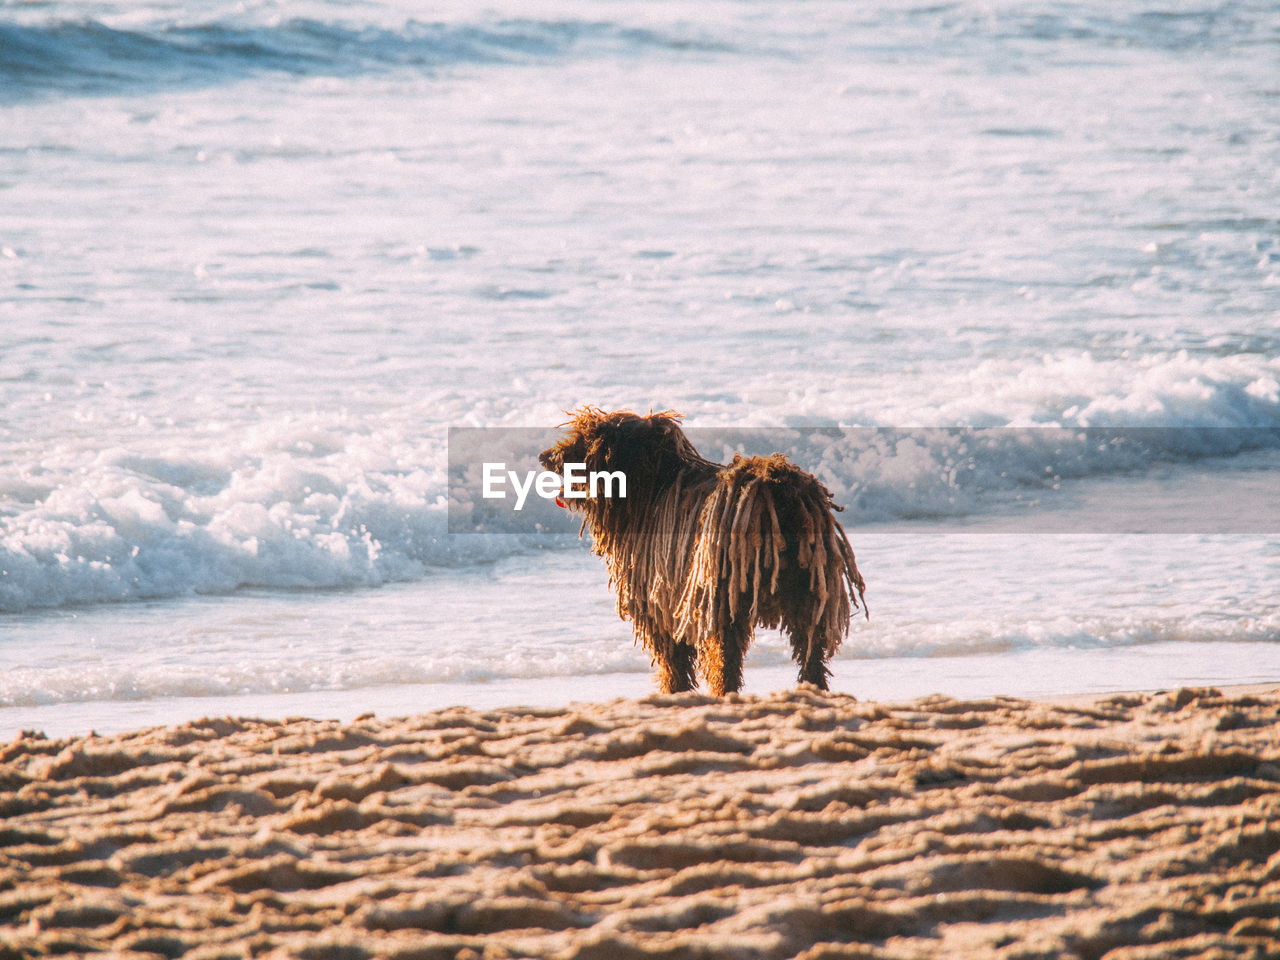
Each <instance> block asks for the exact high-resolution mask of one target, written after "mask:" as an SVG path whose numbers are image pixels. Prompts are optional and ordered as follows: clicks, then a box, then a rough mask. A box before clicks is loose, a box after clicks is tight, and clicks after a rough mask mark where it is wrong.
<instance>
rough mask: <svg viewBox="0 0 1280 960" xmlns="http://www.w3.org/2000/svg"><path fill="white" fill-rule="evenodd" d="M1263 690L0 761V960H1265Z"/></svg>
mask: <svg viewBox="0 0 1280 960" xmlns="http://www.w3.org/2000/svg"><path fill="white" fill-rule="evenodd" d="M1278 851H1280V691H1277V690H1257V691H1240V690H1228V691H1224V692H1220V691H1217V690H1191V689H1186V690H1179V691H1172V692H1167V693H1156V694H1131V695H1121V696H1109V697H1103V698H1100V699H1094V700H1086V699H1079V698H1077V699H1074V700H1070V701H1055V702H1032V701H1025V700H1014V699H1004V698H997V699H990V700H982V701H971V702H961V701H955V700H950V699H946V698H942V697H935V698H929V699H924V700H917V701H913V702H910V703H899V704H876V703H860V702H857V701H855V700H853V699H852V698H850V697H845V696H840V695H825V694H819V693H817V692H816V691H813V690H811V689H801V690H796V691H791V692H788V693H781V694H775V695H771V696H765V697H731V698H729V699H727V700H717V699H712V698H708V697H701V696H697V695H681V696H675V697H650V698H646V699H642V700H620V701H615V702H612V703H606V704H574V705H570V706H568V707H560V708H539V709H520V708H511V709H503V710H493V711H487V712H478V711H472V710H467V709H460V708H459V709H450V710H444V711H438V712H434V713H428V714H422V715H419V716H414V717H409V718H406V719H382V718H376V717H373V716H371V715H370V716H366V717H364V718H361V719H358V720H357V721H356V722H354V723H351V724H345V725H344V724H339V723H337V722H325V721H313V720H288V721H260V720H248V719H212V720H204V721H199V722H195V723H189V724H185V725H183V726H179V727H169V728H157V729H151V730H146V731H141V732H136V733H131V734H124V735H120V736H113V737H82V738H75V739H68V740H58V741H54V740H47V739H43V738H41V737H39V736H37V735H26V736H24V737H22V738H20V739H17V740H14V741H12V742H10V743H8V744H5V745H3V746H0V958H4V957H13V956H45V955H54V954H60V955H67V954H76V953H88V952H93V951H101V950H109V951H112V952H113V953H114V955H116V956H134V957H142V956H151V957H155V956H160V957H178V956H184V957H192V958H210V957H237V958H240V957H264V956H265V957H280V958H284V957H296V958H304V960H343V958H352V960H359V958H366V957H388V958H392V957H395V958H405V960H407V958H436V957H439V958H449V960H454V958H472V960H474V958H481V957H483V958H499V957H510V958H516V957H538V958H542V957H547V958H565V960H568V958H600V960H632V958H646V957H672V958H685V957H688V958H694V957H706V958H725V960H729V958H735V960H736V958H747V960H752V958H760V960H764V958H791V957H803V958H805V960H818V958H838V957H851V958H904V960H905V958H914V957H940V958H941V957H947V958H953V957H974V958H977V957H1000V958H1032V957H1035V958H1102V957H1106V958H1108V960H1139V958H1157V957H1158V958H1191V957H1195V958H1203V960H1209V958H1222V960H1227V958H1230V960H1240V958H1255V957H1256V958H1261V957H1276V956H1280V852H1278Z"/></svg>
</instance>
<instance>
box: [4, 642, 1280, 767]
mask: <svg viewBox="0 0 1280 960" xmlns="http://www.w3.org/2000/svg"><path fill="white" fill-rule="evenodd" d="M1277 650H1280V648H1277V647H1276V646H1275V645H1274V644H1259V643H1257V642H1237V643H1224V642H1204V643H1196V642H1191V641H1177V642H1171V643H1161V644H1135V645H1131V646H1125V647H1116V648H1111V649H1102V650H1099V649H1090V648H1084V649H1080V650H1063V649H1056V648H1050V649H1040V650H1024V651H1014V652H998V653H965V654H960V655H949V656H897V657H868V658H854V657H845V658H837V659H835V660H833V661H832V669H833V672H834V676H833V678H832V683H831V686H832V689H833V690H835V691H836V692H839V693H843V694H848V695H852V696H855V697H857V698H859V699H861V700H866V701H876V702H884V703H893V702H898V701H903V700H912V699H918V698H920V697H927V696H934V695H937V694H941V695H945V696H949V697H954V698H956V699H960V700H966V699H968V700H972V699H982V698H985V697H995V696H1013V697H1020V698H1024V699H1031V700H1046V699H1050V698H1073V697H1086V698H1087V697H1093V696H1104V695H1107V694H1112V693H1127V692H1133V689H1134V681H1135V680H1136V679H1138V678H1141V679H1142V681H1143V686H1142V687H1141V688H1139V689H1143V690H1148V691H1155V690H1169V689H1175V688H1178V687H1184V686H1189V687H1202V686H1213V687H1218V688H1219V689H1226V688H1227V687H1232V688H1234V687H1236V686H1238V685H1239V684H1242V683H1243V684H1250V683H1261V684H1263V685H1264V686H1265V685H1266V684H1271V683H1274V684H1276V685H1280V654H1278V653H1277V652H1276V651H1277ZM745 681H746V682H745V684H744V688H743V692H744V693H746V694H749V695H768V694H771V693H775V692H782V691H786V690H790V689H792V688H793V687H794V686H795V682H796V681H795V667H794V665H793V664H792V663H791V662H790V661H789V660H784V661H781V662H774V663H768V662H765V663H760V662H759V659H758V658H757V662H756V663H755V664H752V663H751V662H750V661H749V662H748V665H747V668H746V670H745ZM144 689H145V688H144ZM655 690H656V687H655V684H654V681H653V677H652V674H651V673H650V672H649V671H640V670H637V671H633V672H625V673H597V674H585V675H580V676H573V677H565V676H548V677H495V678H493V679H490V680H487V681H449V680H444V681H441V682H433V683H402V684H391V685H382V686H361V687H354V688H350V689H336V690H330V689H323V688H322V689H317V690H302V691H267V692H256V693H227V694H222V695H207V694H206V695H200V696H185V697H174V696H146V695H141V691H139V694H140V695H137V696H134V697H132V698H129V699H104V700H90V699H84V700H61V701H60V702H53V703H46V704H28V705H15V706H6V707H0V743H3V742H5V741H7V740H10V739H12V738H13V737H14V736H17V735H18V734H19V733H20V732H22V731H25V730H40V731H43V732H44V733H46V734H47V735H49V736H52V737H67V736H77V735H86V734H88V733H90V732H91V731H96V732H98V733H102V734H113V733H126V732H129V731H131V730H138V729H143V728H146V727H155V726H164V725H172V724H180V723H185V722H189V721H192V720H197V719H199V718H201V717H208V716H238V717H259V718H263V719H283V718H285V717H294V716H303V717H313V718H317V719H337V720H341V721H346V722H349V721H351V720H354V719H355V718H356V717H358V716H360V715H361V714H364V713H366V712H369V711H373V712H374V713H376V714H377V715H378V716H382V717H386V716H410V715H412V714H417V713H421V712H424V711H430V710H437V709H444V708H448V707H450V706H455V705H459V704H465V705H469V706H472V707H479V708H482V709H501V708H504V707H514V706H521V705H522V706H532V707H564V706H567V705H569V704H570V703H571V702H573V701H574V700H575V699H576V698H584V695H587V696H589V698H590V702H593V703H605V702H608V701H609V700H613V699H617V698H620V697H632V698H643V697H646V696H649V695H651V694H653V693H654V692H655ZM46 695H47V696H48V695H52V691H51V692H50V693H48V694H46ZM113 695H115V696H120V694H114V691H113Z"/></svg>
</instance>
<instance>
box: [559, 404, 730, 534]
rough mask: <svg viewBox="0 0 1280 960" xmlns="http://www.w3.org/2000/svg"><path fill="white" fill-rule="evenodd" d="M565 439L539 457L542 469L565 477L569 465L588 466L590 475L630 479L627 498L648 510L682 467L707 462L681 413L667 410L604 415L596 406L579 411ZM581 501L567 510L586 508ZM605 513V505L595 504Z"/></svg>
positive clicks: (565, 425) (573, 502)
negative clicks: (687, 433) (684, 427)
mask: <svg viewBox="0 0 1280 960" xmlns="http://www.w3.org/2000/svg"><path fill="white" fill-rule="evenodd" d="M561 427H562V428H564V430H565V435H564V436H563V437H562V438H561V439H560V440H559V442H557V443H556V444H555V445H554V446H552V447H548V448H547V449H546V450H543V451H542V453H540V454H539V455H538V461H539V462H540V463H541V464H542V466H543V467H544V468H545V469H547V470H550V471H551V472H553V473H563V471H564V466H565V464H566V463H569V464H578V463H580V464H584V465H585V468H586V473H587V475H588V476H589V475H590V474H592V473H618V472H621V473H622V474H623V475H624V476H625V477H626V484H627V497H626V499H627V500H628V501H630V502H631V503H632V504H635V505H641V506H643V505H647V503H648V502H649V501H650V500H651V499H652V498H653V495H654V494H655V493H656V492H657V491H658V490H659V489H661V488H662V487H663V486H664V485H665V484H666V483H670V482H673V481H674V479H675V477H676V475H677V474H678V473H679V471H680V469H681V467H683V466H689V465H691V464H693V463H698V462H705V461H703V460H702V458H701V457H699V456H698V452H697V451H696V450H694V448H693V445H692V444H691V443H689V440H688V438H687V437H685V435H684V432H683V431H682V430H681V429H680V414H678V413H676V412H675V411H674V410H663V411H660V412H658V413H650V414H649V415H648V416H641V415H640V414H637V413H631V412H629V411H626V410H619V411H616V412H614V413H606V412H605V411H603V410H600V409H598V408H596V407H579V408H578V409H577V410H575V411H574V412H573V414H572V417H571V419H569V420H568V421H566V422H565V423H563V424H561ZM587 494H588V495H587V497H586V498H585V499H582V500H570V501H569V502H568V504H567V505H574V506H578V505H581V506H582V507H583V508H586V505H587V504H588V503H589V502H591V501H592V500H593V498H592V497H591V491H590V489H588V490H587ZM596 508H597V509H607V504H597V505H596Z"/></svg>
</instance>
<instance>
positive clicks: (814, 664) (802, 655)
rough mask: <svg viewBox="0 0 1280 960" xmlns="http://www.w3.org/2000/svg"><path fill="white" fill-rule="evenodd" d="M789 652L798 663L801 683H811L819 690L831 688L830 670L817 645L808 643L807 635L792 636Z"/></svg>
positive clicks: (824, 656)
mask: <svg viewBox="0 0 1280 960" xmlns="http://www.w3.org/2000/svg"><path fill="white" fill-rule="evenodd" d="M791 652H792V655H793V656H794V657H795V659H796V662H797V663H798V664H800V676H799V681H800V682H801V683H812V684H813V685H814V686H815V687H817V688H818V689H819V690H829V689H831V670H830V669H828V667H827V658H826V655H825V654H824V653H823V651H822V649H821V647H820V646H819V645H816V644H811V643H809V638H808V637H807V636H799V637H797V636H792V638H791Z"/></svg>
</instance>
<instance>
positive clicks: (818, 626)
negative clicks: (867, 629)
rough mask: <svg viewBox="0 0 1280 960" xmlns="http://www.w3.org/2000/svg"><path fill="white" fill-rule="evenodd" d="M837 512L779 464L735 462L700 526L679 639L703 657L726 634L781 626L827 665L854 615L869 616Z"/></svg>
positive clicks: (782, 460) (826, 495) (814, 487)
mask: <svg viewBox="0 0 1280 960" xmlns="http://www.w3.org/2000/svg"><path fill="white" fill-rule="evenodd" d="M839 509H841V508H840V507H837V506H836V505H835V504H834V503H833V502H832V500H831V492H830V491H829V490H828V489H827V488H826V487H825V486H824V485H823V484H822V483H821V481H819V480H818V479H817V478H816V477H814V476H812V475H811V474H808V473H805V472H804V471H803V470H801V469H800V468H799V467H797V466H795V464H793V463H791V461H789V460H788V459H787V458H786V457H784V456H782V455H781V454H774V455H773V456H772V457H742V456H735V457H734V459H733V463H732V464H730V465H729V466H728V467H726V468H725V469H724V470H723V471H721V473H720V474H719V477H718V482H717V484H716V487H715V489H714V490H713V491H712V493H711V495H710V496H709V497H708V498H707V501H706V503H705V505H704V506H703V508H702V511H701V515H700V517H699V524H698V538H697V543H696V548H695V550H694V554H693V557H692V559H691V563H690V570H689V576H688V578H687V580H686V585H685V591H684V595H683V596H682V597H681V600H680V606H679V609H678V611H677V621H678V623H679V634H680V636H681V637H682V638H684V639H687V640H690V641H692V642H693V643H694V644H695V645H697V646H699V647H701V645H702V643H705V642H706V641H707V639H709V638H710V637H713V636H715V635H717V634H720V635H723V634H724V632H725V631H726V629H727V627H728V626H729V625H730V624H741V623H744V622H745V623H747V624H763V625H764V626H767V627H777V626H782V627H784V628H785V629H786V630H787V631H788V632H789V633H790V634H791V635H792V637H793V639H795V638H797V637H803V638H805V640H806V641H807V644H808V646H809V648H810V650H811V651H815V652H816V650H821V651H822V655H823V656H824V657H829V656H830V655H831V654H832V653H833V652H834V651H835V649H836V647H837V646H839V644H840V641H841V640H842V639H844V637H845V636H846V635H847V634H848V631H849V619H850V617H851V616H852V613H853V611H855V610H857V609H859V607H861V608H862V609H863V610H864V611H866V610H867V605H866V599H865V597H864V596H863V594H864V592H865V590H866V583H865V582H864V581H863V579H862V574H861V573H860V572H859V571H858V564H857V562H856V560H855V559H854V555H853V549H852V548H851V547H850V546H849V540H848V538H847V537H846V536H845V533H844V530H843V528H841V526H840V524H839V523H838V522H837V521H836V519H835V517H834V516H833V515H832V511H833V510H839ZM869 615H870V614H869V611H868V616H869Z"/></svg>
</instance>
